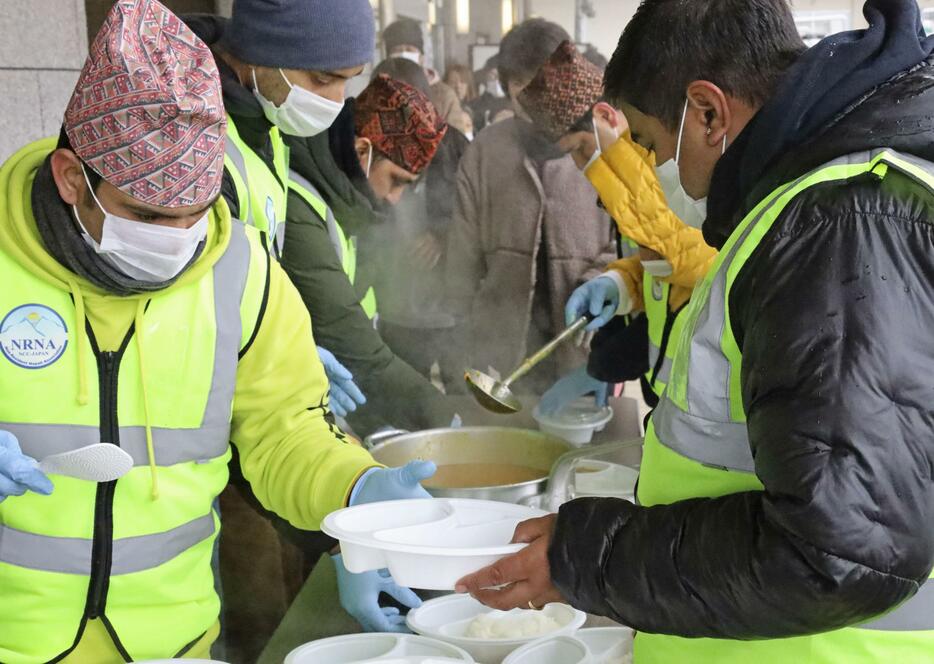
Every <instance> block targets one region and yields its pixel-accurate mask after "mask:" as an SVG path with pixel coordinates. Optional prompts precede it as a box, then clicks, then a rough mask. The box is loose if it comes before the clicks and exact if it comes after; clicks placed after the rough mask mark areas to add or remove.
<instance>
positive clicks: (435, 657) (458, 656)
mask: <svg viewBox="0 0 934 664" xmlns="http://www.w3.org/2000/svg"><path fill="white" fill-rule="evenodd" d="M362 662H378V663H379V664H402V663H403V662H406V663H408V664H435V663H437V664H441V663H442V662H443V663H444V664H454V662H467V663H468V664H469V663H471V662H473V658H472V657H471V656H470V655H469V654H467V653H466V652H464V651H463V650H461V649H460V648H458V647H457V646H454V645H451V644H450V643H444V642H443V641H437V640H435V639H429V638H426V637H423V636H413V635H411V634H349V635H347V636H335V637H333V638H330V639H321V640H319V641H312V642H311V643H306V644H305V645H303V646H299V647H298V648H296V649H295V650H293V651H292V652H290V653H289V654H288V655H287V656H286V658H285V664H360V663H362Z"/></svg>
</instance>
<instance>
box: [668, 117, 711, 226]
mask: <svg viewBox="0 0 934 664" xmlns="http://www.w3.org/2000/svg"><path fill="white" fill-rule="evenodd" d="M687 116H688V101H687V100H686V99H685V100H684V112H683V113H682V114H681V127H680V128H679V129H678V147H677V148H676V149H675V158H674V159H669V160H668V161H666V162H665V163H664V164H660V165H659V166H656V167H655V175H656V176H658V183H659V184H660V185H661V187H662V192H664V194H665V200H666V201H667V202H668V207H669V208H671V211H672V212H674V213H675V214H676V215H678V218H679V219H680V220H681V221H683V222H684V223H685V224H687V225H688V226H692V227H694V228H700V227H701V226H703V225H704V220H706V219H707V197H706V196H705V197H704V198H699V199H696V200H695V199H693V198H691V196H690V194H688V192H686V191H685V190H684V187H683V186H682V184H681V169H680V168H679V163H680V162H681V141H682V139H683V138H684V122H685V120H686V119H687ZM725 152H726V136H725V135H724V137H723V151H722V152H721V153H720V154H723V153H725Z"/></svg>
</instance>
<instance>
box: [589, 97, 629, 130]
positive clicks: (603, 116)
mask: <svg viewBox="0 0 934 664" xmlns="http://www.w3.org/2000/svg"><path fill="white" fill-rule="evenodd" d="M593 115H594V117H595V118H597V121H598V122H603V123H604V124H606V125H608V126H609V127H610V128H611V129H615V130H616V133H617V134H618V135H622V134H623V133H625V132H626V130H627V129H629V123H627V122H626V116H625V115H623V114H622V112H620V111H618V110H616V109H615V108H613V107H612V106H611V105H610V104H608V103H607V102H605V101H600V102H597V104H596V105H595V106H594V107H593Z"/></svg>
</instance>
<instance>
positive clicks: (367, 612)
mask: <svg viewBox="0 0 934 664" xmlns="http://www.w3.org/2000/svg"><path fill="white" fill-rule="evenodd" d="M331 560H333V561H334V567H335V568H336V570H337V593H338V595H339V597H340V602H341V606H342V607H344V611H346V612H347V613H349V614H350V615H351V616H353V617H354V619H355V620H356V621H357V622H358V623H360V625H361V626H362V627H363V629H364V630H366V631H367V632H400V633H407V632H408V631H409V630H408V628H407V627H406V626H405V616H402V615H400V613H399V609H397V608H396V607H394V606H385V607H384V606H380V605H379V594H380V593H381V592H382V593H386V594H388V595H389V596H390V597H392V598H393V599H395V600H396V601H397V602H399V603H400V604H403V605H405V606H407V607H409V608H411V609H416V608H418V607H419V606H421V604H422V600H420V599H419V598H418V595H416V594H415V593H414V592H412V591H411V590H409V589H408V588H403V587H402V586H399V585H396V583H395V582H394V581H393V580H392V577H391V576H390V575H389V572H388V571H387V570H384V569H381V570H379V571H378V572H364V573H363V574H353V573H351V572H348V571H347V568H346V567H344V560H343V558H342V556H341V555H340V554H338V555H336V556H331Z"/></svg>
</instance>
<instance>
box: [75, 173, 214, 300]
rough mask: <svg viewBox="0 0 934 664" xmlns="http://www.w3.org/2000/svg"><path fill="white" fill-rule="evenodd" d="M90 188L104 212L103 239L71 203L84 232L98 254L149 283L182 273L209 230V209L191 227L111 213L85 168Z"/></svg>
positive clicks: (86, 240)
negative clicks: (98, 238) (92, 231)
mask: <svg viewBox="0 0 934 664" xmlns="http://www.w3.org/2000/svg"><path fill="white" fill-rule="evenodd" d="M82 172H84V179H85V182H87V183H88V191H90V192H91V196H92V197H93V198H94V202H95V203H97V207H99V208H100V210H101V212H103V213H104V225H103V230H102V232H101V241H100V243H99V244H98V243H97V242H96V241H95V240H94V238H92V237H91V236H90V234H88V232H87V230H86V229H85V228H84V224H83V223H82V221H81V218H80V217H79V216H78V208H77V207H76V206H74V205H72V206H71V209H72V211H73V212H74V215H75V219H77V221H78V225H79V227H80V229H81V236H82V237H83V238H84V241H85V242H87V243H88V245H90V246H91V248H92V249H94V251H96V252H97V254H98V255H99V256H100V257H101V258H103V259H104V260H106V261H107V262H108V263H110V264H111V265H112V266H114V267H115V268H117V269H118V270H119V271H120V272H122V273H123V274H125V275H126V276H128V277H130V278H132V279H137V280H139V281H145V282H147V283H161V282H163V281H168V280H170V279H173V278H174V277H176V276H178V274H179V273H180V272H181V271H182V269H183V268H184V267H185V266H186V265H188V262H189V261H190V260H191V257H192V256H194V255H195V251H197V249H198V245H199V244H201V242H202V241H203V240H204V238H205V237H207V234H208V213H207V212H206V213H205V214H204V216H203V217H201V219H199V220H198V221H197V223H195V225H194V226H192V227H191V228H170V227H168V226H158V225H156V224H147V223H145V222H142V221H133V220H132V219H124V218H123V217H118V216H117V215H114V214H110V213H109V212H107V210H105V209H104V206H103V205H101V202H100V201H99V200H97V196H96V195H95V194H94V189H93V188H92V187H91V183H90V181H89V180H88V174H87V172H86V171H84V167H83V166H82Z"/></svg>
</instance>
